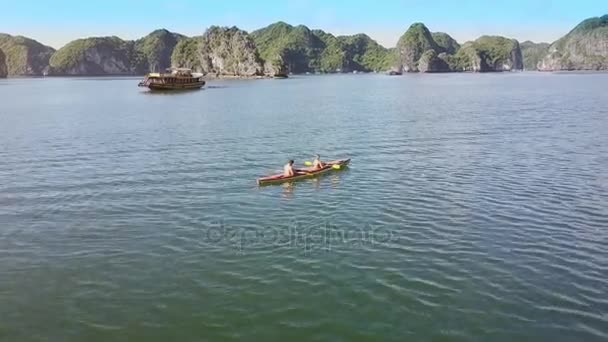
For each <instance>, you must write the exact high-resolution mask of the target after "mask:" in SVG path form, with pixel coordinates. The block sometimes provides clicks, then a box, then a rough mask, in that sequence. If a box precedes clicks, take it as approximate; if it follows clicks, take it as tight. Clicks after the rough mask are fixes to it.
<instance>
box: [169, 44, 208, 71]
mask: <svg viewBox="0 0 608 342" xmlns="http://www.w3.org/2000/svg"><path fill="white" fill-rule="evenodd" d="M201 39H202V37H201V36H198V37H192V38H185V39H182V40H180V41H179V42H178V43H177V45H175V48H174V49H173V53H172V54H171V65H173V66H179V67H182V68H189V69H192V70H194V71H197V72H200V71H202V66H201V56H200V44H199V42H200V41H201Z"/></svg>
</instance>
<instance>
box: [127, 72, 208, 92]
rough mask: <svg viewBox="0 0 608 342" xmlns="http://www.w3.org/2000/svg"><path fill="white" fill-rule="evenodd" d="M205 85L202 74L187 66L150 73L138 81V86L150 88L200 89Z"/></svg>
mask: <svg viewBox="0 0 608 342" xmlns="http://www.w3.org/2000/svg"><path fill="white" fill-rule="evenodd" d="M204 85H205V80H204V79H203V74H201V73H193V72H192V70H190V69H187V68H169V69H167V73H150V74H147V75H146V77H144V79H143V81H141V82H139V84H138V86H139V87H148V88H150V89H151V90H184V89H200V88H201V87H203V86H204Z"/></svg>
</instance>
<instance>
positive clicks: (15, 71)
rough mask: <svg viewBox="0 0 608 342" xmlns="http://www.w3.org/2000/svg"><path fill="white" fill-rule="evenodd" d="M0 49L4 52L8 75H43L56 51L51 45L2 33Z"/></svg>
mask: <svg viewBox="0 0 608 342" xmlns="http://www.w3.org/2000/svg"><path fill="white" fill-rule="evenodd" d="M0 50H2V52H3V53H4V56H5V63H6V67H7V74H8V76H41V75H43V74H44V73H45V72H46V70H47V68H48V65H49V58H51V55H52V54H53V53H54V52H55V50H54V49H53V48H52V47H50V46H45V45H42V44H40V43H39V42H37V41H35V40H33V39H30V38H26V37H23V36H11V35H9V34H5V33H0Z"/></svg>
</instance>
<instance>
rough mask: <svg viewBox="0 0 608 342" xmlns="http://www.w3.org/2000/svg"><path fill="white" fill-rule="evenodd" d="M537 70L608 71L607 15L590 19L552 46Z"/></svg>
mask: <svg viewBox="0 0 608 342" xmlns="http://www.w3.org/2000/svg"><path fill="white" fill-rule="evenodd" d="M537 67H538V70H541V71H555V70H608V15H604V16H602V17H596V18H590V19H587V20H585V21H583V22H581V23H580V24H578V25H577V26H576V27H575V28H574V29H573V30H572V31H570V32H569V33H568V34H567V35H565V36H564V37H562V38H560V39H559V40H557V41H556V42H555V43H553V44H551V46H550V47H549V50H548V53H547V55H545V56H544V57H543V58H542V59H541V60H540V62H538V65H537Z"/></svg>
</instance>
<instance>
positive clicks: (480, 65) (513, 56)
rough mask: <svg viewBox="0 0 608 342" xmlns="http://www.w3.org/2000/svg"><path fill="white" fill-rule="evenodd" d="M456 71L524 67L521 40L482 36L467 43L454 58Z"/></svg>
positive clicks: (517, 68)
mask: <svg viewBox="0 0 608 342" xmlns="http://www.w3.org/2000/svg"><path fill="white" fill-rule="evenodd" d="M452 69H453V70H455V71H474V72H492V71H511V70H522V69H523V57H522V53H521V48H520V47H519V42H518V41H517V40H515V39H508V38H505V37H499V36H482V37H480V38H478V39H477V40H475V41H473V42H467V43H465V44H464V45H463V46H462V47H461V48H460V50H458V53H457V54H456V55H455V58H454V60H453V64H452Z"/></svg>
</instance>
